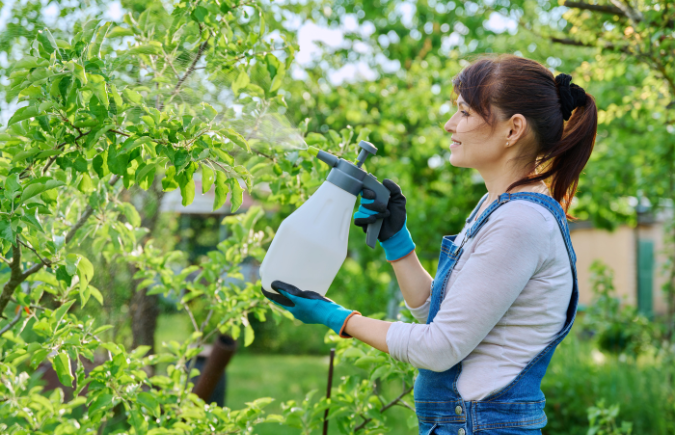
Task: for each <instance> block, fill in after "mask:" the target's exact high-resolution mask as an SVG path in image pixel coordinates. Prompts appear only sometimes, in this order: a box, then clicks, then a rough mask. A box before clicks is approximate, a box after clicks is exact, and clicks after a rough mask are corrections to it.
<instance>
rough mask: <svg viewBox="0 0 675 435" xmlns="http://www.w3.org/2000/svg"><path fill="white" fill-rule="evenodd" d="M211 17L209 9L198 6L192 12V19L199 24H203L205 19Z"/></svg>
mask: <svg viewBox="0 0 675 435" xmlns="http://www.w3.org/2000/svg"><path fill="white" fill-rule="evenodd" d="M208 15H209V11H208V9H206V8H205V7H203V6H197V7H196V8H195V10H194V11H192V18H193V19H194V20H195V21H197V22H199V23H203V22H204V19H206V17H207V16H208Z"/></svg>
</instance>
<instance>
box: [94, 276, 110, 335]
mask: <svg viewBox="0 0 675 435" xmlns="http://www.w3.org/2000/svg"><path fill="white" fill-rule="evenodd" d="M89 290H90V291H91V295H92V296H93V297H94V299H96V300H97V301H98V303H99V304H101V305H103V295H102V294H101V291H100V290H99V289H97V288H96V287H94V286H92V285H91V284H90V285H89ZM108 326H110V327H111V328H112V325H106V326H101V328H106V329H108V328H107V327H108ZM101 328H98V329H97V330H96V331H98V330H100V329H101ZM96 331H94V332H95V333H96Z"/></svg>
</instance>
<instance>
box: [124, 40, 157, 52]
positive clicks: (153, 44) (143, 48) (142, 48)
mask: <svg viewBox="0 0 675 435" xmlns="http://www.w3.org/2000/svg"><path fill="white" fill-rule="evenodd" d="M127 54H162V44H161V43H160V42H158V41H150V42H149V43H148V44H142V45H137V46H135V47H132V48H131V49H129V50H128V51H127Z"/></svg>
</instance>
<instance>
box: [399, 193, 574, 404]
mask: <svg viewBox="0 0 675 435" xmlns="http://www.w3.org/2000/svg"><path fill="white" fill-rule="evenodd" d="M475 217H476V218H477V217H478V216H475ZM474 223H475V220H474V221H472V222H469V220H468V219H467V224H466V225H465V227H464V229H463V230H462V232H461V233H460V234H459V235H458V236H457V238H456V241H457V242H459V241H461V240H462V238H463V237H464V233H465V232H466V231H467V230H468V229H469V228H470V227H471V225H473V224H474ZM572 285H573V283H572V269H571V265H570V260H569V256H568V254H567V250H566V248H565V242H564V240H563V237H562V233H561V232H560V228H559V227H558V224H557V223H556V221H555V218H554V217H553V215H552V214H551V212H550V211H548V210H547V209H546V208H544V207H543V206H541V205H538V204H535V203H532V202H529V201H522V200H517V201H511V202H508V203H506V204H504V205H502V206H501V207H499V208H498V209H497V210H495V211H494V212H493V214H492V215H491V216H490V219H489V220H488V221H487V222H486V223H485V224H484V226H483V228H481V229H480V231H478V233H477V234H476V235H475V236H474V238H473V239H469V240H467V242H466V243H465V244H464V253H463V254H462V256H461V257H460V259H459V261H458V262H457V264H456V265H455V267H454V269H453V271H452V274H451V275H450V279H449V280H448V283H447V287H446V291H445V298H444V300H443V302H442V304H441V308H440V311H439V312H438V314H437V315H436V317H435V318H434V320H433V322H432V323H431V324H429V325H426V324H424V323H425V322H426V318H427V315H428V313H429V305H430V300H431V297H429V298H427V300H426V302H425V303H424V304H423V305H421V306H420V307H415V308H412V307H410V306H408V308H409V309H410V310H411V312H412V314H413V316H415V318H416V319H417V320H418V321H419V322H420V323H422V324H413V323H403V322H395V323H393V324H392V325H391V327H390V328H389V331H388V333H387V338H386V340H387V346H388V347H389V352H390V354H391V356H392V357H393V358H394V359H396V360H399V361H404V362H408V363H410V364H412V365H413V366H415V367H418V368H424V369H429V370H433V371H444V370H447V369H449V368H451V367H452V366H454V365H455V364H457V363H458V362H460V361H461V362H462V373H461V375H460V377H459V379H458V381H457V383H458V384H457V388H458V390H459V393H460V394H461V395H462V398H463V399H464V400H480V399H482V398H484V397H487V396H488V395H490V394H491V393H493V392H496V391H498V390H500V389H501V388H503V387H505V386H506V385H508V384H509V383H510V382H511V381H512V380H513V379H514V378H515V377H516V376H517V375H518V373H520V371H521V370H522V369H523V368H524V367H525V366H526V365H527V363H528V362H529V361H530V360H531V359H532V358H533V357H535V356H536V355H537V354H538V353H539V352H540V351H541V350H543V349H544V348H545V347H546V346H547V345H548V344H549V343H550V342H551V341H553V338H554V336H555V335H556V334H557V333H558V332H559V331H560V329H562V327H563V325H564V323H565V317H566V311H567V307H568V305H569V301H570V297H571V295H572ZM406 306H407V304H406Z"/></svg>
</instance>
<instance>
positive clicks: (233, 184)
mask: <svg viewBox="0 0 675 435" xmlns="http://www.w3.org/2000/svg"><path fill="white" fill-rule="evenodd" d="M227 182H228V185H229V186H230V192H232V194H231V195H230V202H231V204H232V206H231V207H230V211H231V212H232V213H234V212H235V211H237V210H238V209H239V207H240V206H241V203H242V202H243V201H244V195H243V194H244V189H242V188H241V186H240V185H239V181H238V180H237V179H236V178H230V179H229V180H227Z"/></svg>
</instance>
